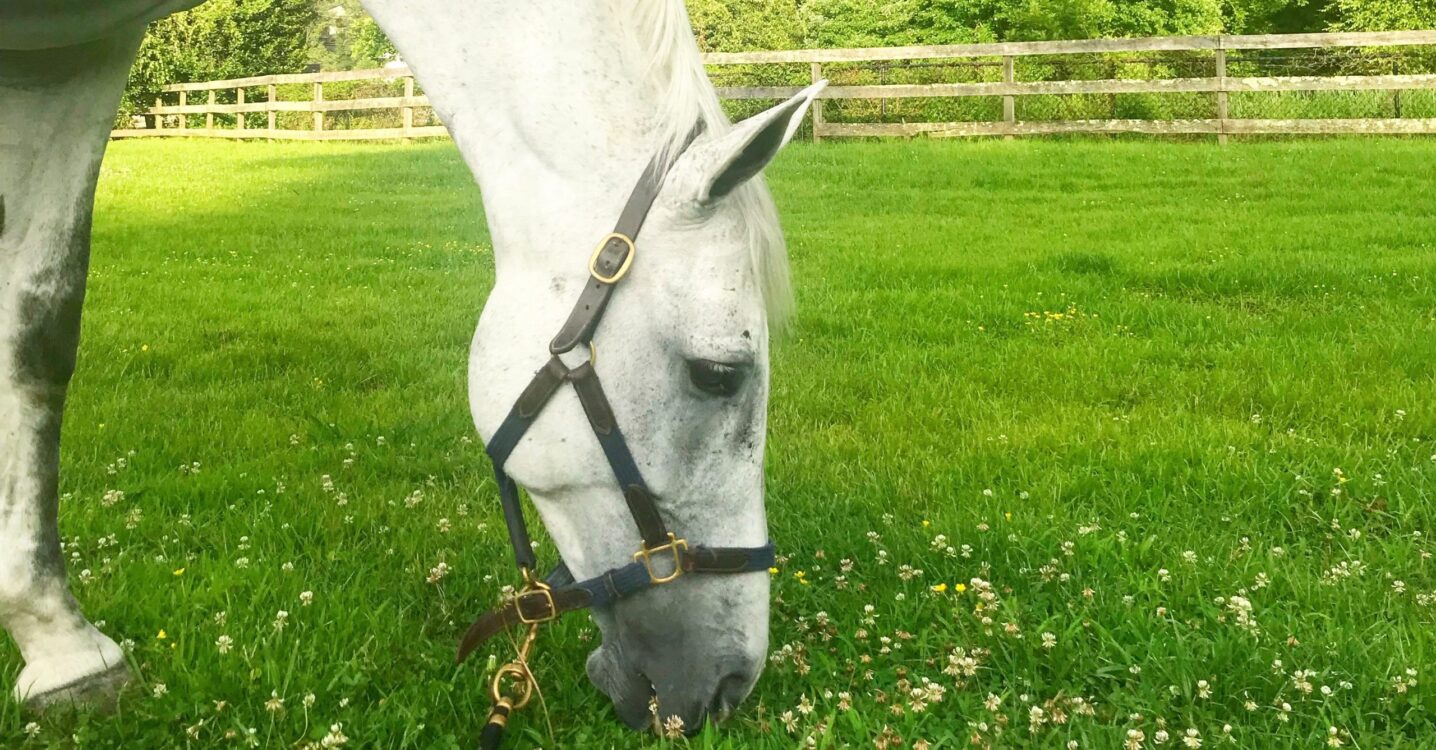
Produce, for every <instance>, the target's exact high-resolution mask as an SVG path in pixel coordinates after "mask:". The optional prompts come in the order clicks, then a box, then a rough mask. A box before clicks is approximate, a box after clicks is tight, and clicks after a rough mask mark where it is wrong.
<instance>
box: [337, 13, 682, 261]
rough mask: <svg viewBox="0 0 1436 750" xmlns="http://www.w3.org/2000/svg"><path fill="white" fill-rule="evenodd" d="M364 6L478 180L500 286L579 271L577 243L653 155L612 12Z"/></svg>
mask: <svg viewBox="0 0 1436 750" xmlns="http://www.w3.org/2000/svg"><path fill="white" fill-rule="evenodd" d="M365 4H366V7H367V8H368V9H369V11H370V12H371V13H373V14H374V16H375V17H376V18H377V19H378V20H379V22H380V24H381V25H382V26H383V28H384V30H385V31H386V32H387V33H388V34H389V36H390V38H392V39H393V40H394V42H395V44H396V45H397V46H398V47H399V49H400V51H401V52H402V53H403V55H404V58H405V59H406V60H407V61H408V62H409V64H410V66H411V67H413V69H414V70H415V71H416V72H417V73H418V75H419V76H420V78H421V80H422V81H423V82H424V83H425V86H426V90H427V91H428V93H429V97H430V100H431V102H432V103H433V105H434V109H435V111H436V112H437V113H438V114H439V116H440V117H441V118H442V119H443V121H444V123H445V124H446V125H447V126H448V128H449V131H450V133H451V134H452V135H453V137H454V140H455V141H456V143H457V144H458V147H459V150H460V151H461V152H462V153H463V156H464V159H465V161H466V162H467V163H468V165H469V168H470V169H471V170H472V171H473V173H474V176H475V177H476V178H477V180H478V182H479V187H480V190H481V191H482V193H483V196H484V209H485V213H486V214H487V216H488V223H489V230H490V233H491V235H492V237H493V241H494V252H495V256H496V265H497V267H498V272H499V275H500V279H501V280H502V278H503V277H504V276H505V275H506V272H507V271H509V270H510V269H515V268H526V269H529V270H532V271H536V272H539V273H540V274H542V273H544V272H546V271H547V270H548V269H554V270H557V269H560V268H565V267H569V266H575V267H577V268H580V269H581V267H582V261H583V259H584V258H580V257H578V256H585V254H586V251H587V249H588V248H587V246H586V245H584V244H583V243H585V242H588V243H591V242H593V241H596V239H597V237H600V236H602V234H603V233H604V232H606V231H607V229H605V228H603V227H604V225H605V224H606V223H611V222H612V221H613V220H614V219H616V218H617V215H618V212H619V210H620V209H621V208H622V205H623V203H624V201H625V200H626V198H627V195H628V191H629V189H630V188H631V187H632V184H633V181H634V180H636V179H637V178H638V175H639V174H640V173H641V171H642V169H643V166H644V164H645V163H646V162H647V160H648V159H649V158H650V156H651V154H652V152H653V151H654V149H656V148H657V146H658V142H657V138H658V134H657V132H656V131H657V128H656V124H657V123H656V120H655V114H656V113H658V112H660V110H661V107H662V104H663V103H662V102H661V101H660V98H661V92H660V91H659V90H658V87H657V86H654V85H651V84H650V83H649V82H648V77H647V76H646V75H645V71H643V70H642V69H641V67H642V64H641V62H640V61H638V60H637V59H636V57H637V56H636V55H634V54H633V53H632V52H631V51H629V50H628V49H627V47H628V46H629V45H630V42H629V40H628V39H626V38H625V28H624V25H623V24H624V22H625V20H626V19H623V18H619V17H618V11H617V10H616V3H614V2H611V1H608V0H586V1H585V2H574V0H524V2H513V0H479V1H477V2H474V1H470V2H462V3H459V2H453V0H366V3H365ZM575 243H577V244H578V245H580V247H577V248H575V247H572V246H571V245H573V244H575ZM509 275H512V274H509Z"/></svg>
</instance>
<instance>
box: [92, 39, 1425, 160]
mask: <svg viewBox="0 0 1436 750" xmlns="http://www.w3.org/2000/svg"><path fill="white" fill-rule="evenodd" d="M1389 47H1409V48H1422V49H1418V52H1421V53H1424V54H1426V55H1427V56H1428V57H1429V58H1430V59H1436V31H1406V32H1370V33H1340V34H1282V35H1252V36H1227V35H1218V36H1185V37H1153V38H1144V39H1093V40H1082V41H1058V42H1009V43H994V44H968V45H951V46H927V47H874V48H867V49H811V50H783V51H767V52H735V53H712V54H709V55H707V56H706V62H707V63H708V65H709V66H710V67H712V68H713V69H714V72H715V74H718V75H719V77H722V76H721V73H722V71H721V68H722V67H723V66H749V67H750V68H752V67H755V66H756V67H763V66H785V69H787V70H791V69H792V68H793V67H794V66H803V65H806V66H807V71H806V74H807V75H806V76H805V77H804V78H805V80H803V81H789V83H791V84H793V85H776V86H720V87H719V94H720V96H722V97H723V98H725V99H729V100H749V99H753V100H771V99H781V98H785V97H787V96H791V95H792V94H794V93H796V92H797V91H798V90H800V89H801V88H802V86H801V85H797V84H800V83H803V84H805V83H806V82H808V81H809V80H811V81H816V80H819V79H821V78H822V77H823V76H824V66H825V65H828V66H830V68H831V67H832V66H834V65H848V66H851V65H852V64H863V63H873V64H894V63H901V64H906V63H911V62H913V61H944V60H946V61H962V60H968V61H975V60H984V61H986V62H987V63H990V64H992V65H996V64H998V63H1000V65H1001V68H1002V80H1001V81H986V82H961V83H941V82H939V83H879V84H870V85H869V84H863V85H832V86H829V87H828V89H827V90H826V91H825V92H824V93H823V95H822V99H824V100H878V101H881V102H884V103H885V102H886V101H888V100H904V99H936V98H953V99H960V98H972V97H992V98H1000V99H1001V104H1002V116H1001V119H1000V120H996V119H995V120H992V121H962V122H926V121H924V122H829V121H828V120H827V119H826V118H825V117H824V111H823V106H822V102H821V101H819V102H818V103H817V104H816V106H815V107H814V112H813V114H814V118H813V137H814V139H815V140H816V139H822V138H830V137H854V136H857V137H873V136H916V135H928V136H932V137H955V136H1006V137H1009V138H1010V137H1014V136H1019V135H1045V134H1058V133H1151V134H1212V135H1216V136H1217V137H1218V139H1219V140H1220V141H1221V142H1223V143H1225V142H1226V139H1227V136H1228V135H1237V134H1301V133H1319V134H1324V133H1388V134H1417V133H1436V112H1433V113H1432V116H1430V117H1422V116H1415V117H1399V116H1398V117H1360V118H1341V117H1338V118H1300V119H1292V118H1256V119H1254V118H1234V117H1231V116H1229V97H1230V96H1231V95H1232V94H1243V93H1248V92H1323V91H1341V92H1382V91H1386V92H1395V96H1396V97H1397V111H1398V112H1399V110H1400V106H1399V102H1400V99H1399V97H1400V92H1403V91H1422V92H1424V91H1436V74H1433V73H1407V74H1402V73H1399V72H1392V73H1389V74H1362V75H1340V74H1330V73H1328V74H1323V75H1302V76H1292V75H1286V76H1229V75H1228V74H1227V69H1228V60H1227V57H1228V53H1229V52H1233V51H1266V50H1298V49H1307V50H1336V49H1342V48H1368V49H1372V50H1374V48H1389ZM1174 52H1185V53H1193V54H1197V55H1200V56H1202V57H1201V61H1202V62H1201V64H1202V65H1203V66H1210V67H1209V70H1210V75H1203V76H1198V77H1169V78H1118V77H1109V78H1099V79H1090V80H1037V81H1024V80H1020V79H1019V77H1018V76H1017V74H1016V71H1017V62H1018V60H1019V59H1022V58H1038V57H1041V58H1044V59H1058V56H1083V55H1085V56H1089V58H1090V56H1095V55H1108V56H1111V55H1122V54H1130V53H1174ZM789 77H790V78H791V76H789ZM384 80H387V81H390V82H394V83H398V82H402V84H403V95H402V96H384V97H366V98H345V99H326V98H325V96H324V84H326V83H334V82H341V81H384ZM293 84H308V85H309V86H311V87H312V89H310V91H312V96H311V97H309V98H308V99H304V100H297V101H295V100H283V101H281V100H279V99H278V98H277V96H276V90H277V87H279V86H290V87H291V88H292V85H293ZM260 88H262V89H263V90H264V91H265V93H266V96H265V97H264V99H263V100H262V101H246V100H245V96H246V91H247V90H257V89H260ZM220 91H223V92H226V98H229V96H228V92H231V91H232V92H234V94H233V98H234V101H233V102H232V103H216V101H215V98H216V92H220ZM195 94H200V95H203V96H204V97H205V100H204V101H203V102H201V103H198V104H195V103H191V100H192V98H193V97H192V95H195ZM1084 94H1106V95H1124V94H1155V95H1161V94H1197V95H1203V96H1206V95H1210V96H1211V97H1212V99H1211V103H1212V105H1213V106H1212V114H1213V115H1214V116H1212V117H1197V118H1190V119H1165V120H1164V119H1057V120H1023V119H1019V118H1018V117H1017V106H1016V102H1017V99H1018V98H1019V97H1032V96H1048V97H1051V96H1072V95H1084ZM164 97H177V99H178V101H177V103H175V104H170V103H167V102H166V101H164ZM427 107H428V100H427V99H426V98H425V97H424V96H422V95H416V94H415V90H414V79H413V77H412V75H411V74H410V73H409V71H408V70H407V69H406V68H392V69H383V70H362V71H344V72H333V73H306V74H293V75H273V76H259V77H254V78H242V79H234V80H228V81H209V82H203V83H180V84H173V85H170V86H166V87H165V88H164V96H163V97H161V99H159V100H157V101H156V102H155V106H154V108H152V109H150V110H149V111H148V112H146V113H145V116H146V120H147V121H148V122H150V123H153V125H152V126H151V127H147V128H137V129H128V130H117V131H115V134H114V135H115V137H122V138H123V137H155V136H202V137H221V138H275V139H298V140H337V139H360V140H364V139H387V138H416V137H425V136H438V135H444V134H445V130H444V128H443V126H441V125H437V124H431V125H422V126H415V124H414V123H415V115H414V112H415V109H419V108H427ZM365 110H389V111H391V113H392V111H394V110H398V111H399V113H400V120H399V121H400V122H401V123H402V125H401V126H398V127H380V128H375V127H361V128H354V129H331V128H326V119H325V116H326V113H333V112H338V111H351V112H352V111H365ZM283 112H307V113H312V127H310V128H308V129H297V128H292V127H290V128H278V127H276V115H277V114H278V113H283ZM258 113H263V114H264V115H265V116H266V117H265V121H266V123H265V124H266V126H265V127H251V126H248V123H247V122H246V120H247V118H246V116H245V115H248V114H258ZM216 114H222V115H233V116H234V124H233V125H232V126H229V127H216V125H215V120H214V117H215V115H216ZM201 115H202V116H204V118H205V120H204V122H205V125H204V127H203V128H196V127H189V120H190V117H191V116H195V117H197V116H201ZM256 119H257V118H256ZM430 119H432V118H430ZM166 120H169V121H170V123H166ZM167 124H168V125H169V127H166V125H167Z"/></svg>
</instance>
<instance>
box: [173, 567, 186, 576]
mask: <svg viewBox="0 0 1436 750" xmlns="http://www.w3.org/2000/svg"><path fill="white" fill-rule="evenodd" d="M182 575H184V568H175V576H176V577H178V576H182Z"/></svg>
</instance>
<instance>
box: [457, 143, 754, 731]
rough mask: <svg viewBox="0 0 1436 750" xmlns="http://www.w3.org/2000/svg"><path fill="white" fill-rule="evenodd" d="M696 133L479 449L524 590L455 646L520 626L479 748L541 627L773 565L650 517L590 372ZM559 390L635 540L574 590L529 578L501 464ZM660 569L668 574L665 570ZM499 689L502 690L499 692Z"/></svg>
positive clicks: (523, 532)
mask: <svg viewBox="0 0 1436 750" xmlns="http://www.w3.org/2000/svg"><path fill="white" fill-rule="evenodd" d="M700 130H701V128H694V129H693V131H692V132H690V133H689V134H688V137H687V138H686V139H685V140H684V141H683V143H682V146H681V148H679V149H675V150H674V151H673V152H672V153H671V154H667V153H660V154H658V155H656V156H654V157H653V159H652V160H651V161H650V162H649V163H648V166H647V168H645V169H644V171H643V175H642V176H641V177H640V178H639V180H638V184H637V185H636V186H635V187H634V189H633V192H632V194H631V195H630V196H629V198H628V203H627V204H625V205H624V208H623V212H622V213H621V214H620V215H619V218H618V222H617V224H616V225H615V226H614V229H613V232H611V233H610V234H609V235H608V236H607V237H604V238H603V240H602V241H601V242H600V243H599V245H598V247H597V248H596V249H595V250H594V252H593V255H592V256H591V257H590V258H589V262H588V271H589V277H590V278H589V280H588V281H587V282H586V283H585V285H584V289H583V292H582V293H581V294H580V295H579V298H578V302H577V303H576V304H575V305H574V307H573V311H572V312H571V313H569V316H568V320H567V321H566V322H565V323H564V324H563V327H562V328H561V329H560V330H559V332H558V335H557V336H555V337H554V338H553V341H551V342H550V343H549V353H550V355H551V356H550V358H549V360H548V362H547V363H546V364H545V365H544V366H543V367H542V368H541V369H539V371H538V372H537V373H536V374H535V375H534V377H533V380H531V381H529V384H528V386H527V387H526V388H524V390H523V393H522V394H521V395H520V396H519V398H518V400H517V401H516V402H515V403H514V405H513V408H512V409H510V410H509V413H508V416H507V417H505V418H504V421H503V422H502V423H501V424H500V425H499V428H498V430H496V431H495V432H494V435H493V437H492V438H491V439H490V440H489V442H488V446H487V449H488V454H489V458H490V459H491V460H492V461H493V464H494V474H495V477H496V479H497V480H498V486H499V500H500V503H501V504H502V506H503V512H504V521H505V522H506V523H507V524H508V530H509V541H510V543H511V544H512V545H513V548H514V559H515V560H516V561H517V563H518V566H519V570H520V571H521V572H522V574H523V579H524V587H523V588H522V589H521V590H520V591H519V592H517V593H516V594H514V595H513V596H510V597H509V598H508V599H507V600H506V601H505V602H504V603H503V605H501V606H500V607H498V608H497V609H494V610H491V611H489V612H486V613H485V614H483V615H482V616H480V617H479V619H478V620H477V621H475V622H474V624H473V625H472V626H470V627H469V630H468V632H467V633H465V634H464V637H463V640H462V642H461V643H460V645H459V652H458V661H460V662H462V661H463V660H464V659H466V658H467V657H468V656H469V654H470V653H472V652H473V651H474V649H476V648H478V647H479V646H480V645H482V644H483V643H484V642H485V641H487V640H489V639H490V638H492V637H493V636H494V635H496V634H497V633H499V632H501V631H503V630H505V629H507V628H510V627H513V626H515V625H519V624H525V625H528V626H529V630H528V633H527V635H526V636H525V638H524V640H523V642H522V644H521V645H520V646H519V653H518V657H517V658H516V659H515V660H514V661H512V662H510V663H508V664H506V665H504V666H503V667H500V668H499V671H498V673H497V674H496V675H494V679H493V683H492V685H491V693H492V696H493V699H494V704H495V705H494V708H493V711H492V712H491V713H490V715H489V721H488V723H487V725H486V726H485V728H484V739H483V743H484V746H485V747H496V746H497V743H498V742H499V741H500V739H501V738H502V733H503V729H504V727H505V726H506V725H507V722H508V717H509V714H510V713H511V712H512V711H514V710H517V709H519V708H522V707H523V706H524V704H526V703H528V701H529V699H530V698H531V697H532V695H533V692H534V687H535V683H534V678H533V673H532V672H531V671H530V670H529V667H528V656H529V651H530V649H531V648H532V646H533V642H534V639H535V638H536V637H537V634H538V627H539V626H540V625H541V624H543V623H546V622H551V621H553V620H556V619H558V618H559V617H560V616H561V615H563V614H565V613H567V612H572V611H575V610H581V609H587V608H594V609H602V608H604V607H609V606H612V605H613V604H614V603H616V602H618V601H619V600H621V599H625V598H627V597H630V596H633V595H635V594H638V593H641V592H643V591H647V590H648V589H650V588H653V587H654V586H659V585H663V584H668V583H672V582H674V581H676V580H678V579H679V578H681V577H683V576H686V575H689V574H693V573H723V574H735V573H752V572H757V571H765V570H767V569H768V568H770V567H772V565H773V545H772V544H771V543H769V544H765V545H763V546H761V547H708V546H703V545H696V544H695V545H690V544H689V542H688V540H687V539H684V538H681V537H679V536H677V535H676V534H674V533H673V532H671V531H669V530H668V528H667V526H666V525H665V524H664V522H663V515H662V513H660V512H659V509H658V500H657V497H656V496H655V495H654V493H653V492H652V491H651V490H650V489H649V487H648V483H647V482H645V481H644V479H643V474H642V472H640V471H639V468H638V464H637V462H635V461H634V458H633V453H632V452H631V451H630V450H629V449H628V442H627V441H626V440H624V437H623V433H622V432H621V431H620V430H619V428H618V422H617V420H616V419H615V418H614V414H613V409H612V407H610V405H609V403H608V398H607V396H606V395H604V391H603V385H602V384H601V383H600V381H599V378H598V372H597V370H595V369H594V363H595V357H596V351H595V349H594V346H593V335H594V331H595V330H596V329H597V327H598V324H599V322H600V321H601V320H602V319H603V312H604V309H605V308H606V307H607V306H608V302H609V299H610V298H611V297H612V296H613V293H614V291H615V290H616V289H617V288H618V285H619V283H620V282H622V281H623V279H624V278H625V277H626V276H627V275H628V271H629V269H630V268H631V267H632V266H633V263H634V260H635V258H636V256H637V248H636V246H635V244H634V240H635V238H636V237H637V236H638V232H639V230H640V229H641V228H642V227H643V222H644V219H645V218H647V216H648V212H649V210H650V209H651V208H652V206H653V202H654V200H655V199H657V197H658V192H659V190H660V189H661V188H662V187H663V181H664V179H665V177H666V176H667V174H668V171H669V169H670V168H671V167H672V165H673V162H674V161H676V159H677V158H678V156H679V155H681V154H682V153H683V152H684V151H686V150H687V148H688V146H689V145H691V144H692V143H693V140H694V139H695V138H696V137H697V136H698V133H699V132H700ZM585 345H586V346H587V347H588V348H589V359H588V361H587V362H584V363H583V364H581V365H579V366H577V367H569V366H568V365H566V364H564V362H563V360H562V359H561V358H560V355H562V354H564V353H566V352H569V351H572V350H574V349H576V348H578V347H580V346H585ZM565 383H568V384H571V385H572V386H573V389H574V391H575V392H576V393H577V394H578V400H579V403H581V404H582V405H583V412H584V414H585V415H586V416H587V417H588V424H589V427H591V428H592V429H593V434H594V436H595V437H597V438H598V444H599V446H600V447H601V448H602V449H603V454H604V456H605V457H606V458H607V459H608V465H609V467H610V468H611V469H612V470H613V476H614V479H615V480H616V481H617V482H618V487H619V489H620V491H622V493H623V498H624V500H625V501H626V502H627V505H628V510H629V512H630V513H631V514H632V516H633V521H634V523H635V524H636V525H637V526H638V532H639V536H640V537H641V540H642V541H641V542H640V544H639V547H638V551H637V552H635V553H634V555H633V562H631V563H628V564H627V565H623V566H621V567H617V568H613V569H611V570H608V571H606V572H604V573H602V574H601V575H598V576H595V577H593V578H588V579H585V580H582V581H579V580H575V579H574V577H573V575H572V574H571V573H570V572H569V570H568V568H567V567H566V566H565V565H564V564H563V563H562V562H560V563H559V564H558V566H557V567H556V568H554V570H553V571H552V572H551V573H550V574H549V575H548V576H547V577H545V578H543V579H542V580H540V579H539V578H538V577H536V575H535V572H534V571H535V570H536V568H537V567H538V560H537V559H536V557H535V555H534V550H533V545H532V544H531V542H530V540H529V532H528V526H527V525H526V524H525V523H524V517H523V509H522V507H521V505H520V502H519V490H518V486H517V485H516V484H515V483H514V480H513V479H511V478H509V476H508V474H507V473H505V471H504V464H505V463H506V462H507V461H508V458H509V456H510V455H511V454H512V453H513V451H514V448H515V447H516V446H517V445H518V443H519V440H520V439H521V438H523V436H524V434H525V433H526V432H527V431H528V428H529V427H531V426H532V425H533V424H534V422H535V421H536V420H537V419H538V418H539V416H540V414H541V413H542V412H543V409H544V406H546V405H547V404H548V403H549V401H550V400H552V398H553V395H554V394H555V393H557V392H558V390H559V388H561V387H562V386H563V385H564V384H565ZM670 564H671V569H668V566H669V565H670ZM505 681H508V682H510V683H511V684H510V686H509V690H507V691H506V690H505V684H504V683H505Z"/></svg>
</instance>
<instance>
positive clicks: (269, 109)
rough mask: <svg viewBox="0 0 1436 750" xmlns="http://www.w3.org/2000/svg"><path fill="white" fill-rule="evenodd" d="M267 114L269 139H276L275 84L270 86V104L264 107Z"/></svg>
mask: <svg viewBox="0 0 1436 750" xmlns="http://www.w3.org/2000/svg"><path fill="white" fill-rule="evenodd" d="M264 111H265V114H266V115H268V117H269V137H270V138H273V137H274V84H272V83H271V84H269V103H268V104H266V105H265V106H264Z"/></svg>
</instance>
